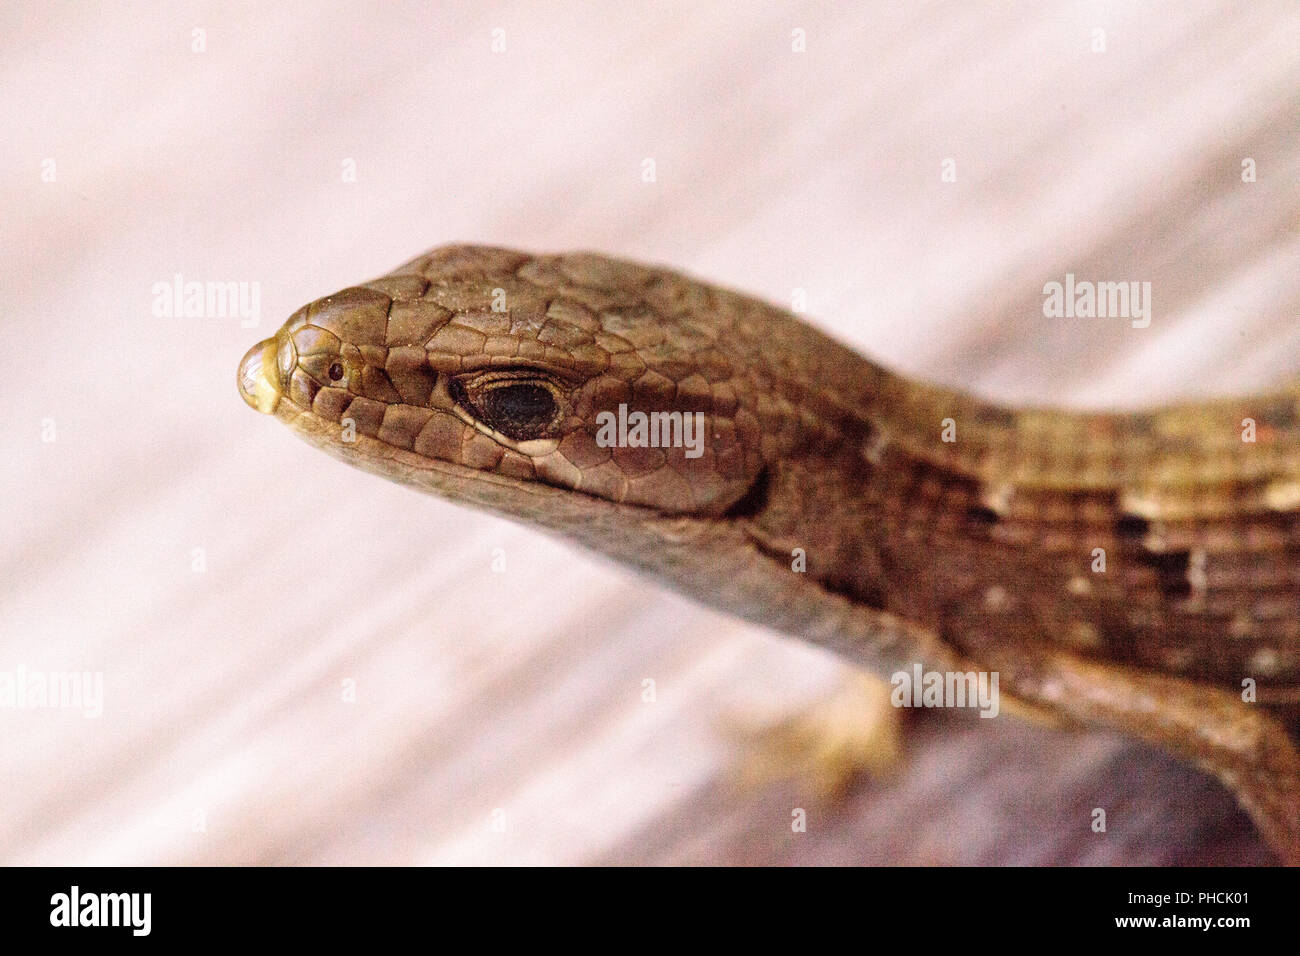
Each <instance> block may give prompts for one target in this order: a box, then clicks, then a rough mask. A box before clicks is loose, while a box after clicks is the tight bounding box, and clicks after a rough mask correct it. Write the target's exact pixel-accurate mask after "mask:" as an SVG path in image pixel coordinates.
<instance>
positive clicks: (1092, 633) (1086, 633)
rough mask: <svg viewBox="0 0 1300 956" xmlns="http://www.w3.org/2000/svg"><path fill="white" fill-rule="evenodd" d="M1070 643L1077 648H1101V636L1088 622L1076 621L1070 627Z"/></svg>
mask: <svg viewBox="0 0 1300 956" xmlns="http://www.w3.org/2000/svg"><path fill="white" fill-rule="evenodd" d="M1069 641H1070V643H1071V644H1074V645H1075V646H1077V647H1100V646H1101V634H1099V633H1098V632H1097V628H1096V626H1095V625H1093V624H1090V623H1089V622H1088V621H1074V622H1073V623H1072V624H1071V625H1070V633H1069Z"/></svg>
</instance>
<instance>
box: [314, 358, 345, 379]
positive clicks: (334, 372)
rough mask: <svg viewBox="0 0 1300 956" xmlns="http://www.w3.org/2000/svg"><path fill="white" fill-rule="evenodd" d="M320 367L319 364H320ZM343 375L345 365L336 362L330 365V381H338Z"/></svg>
mask: <svg viewBox="0 0 1300 956" xmlns="http://www.w3.org/2000/svg"><path fill="white" fill-rule="evenodd" d="M318 367H319V366H318ZM342 377H343V366H342V365H340V364H339V363H338V362H335V363H334V364H333V365H331V366H330V381H331V382H337V381H338V380H339V379H341V378H342Z"/></svg>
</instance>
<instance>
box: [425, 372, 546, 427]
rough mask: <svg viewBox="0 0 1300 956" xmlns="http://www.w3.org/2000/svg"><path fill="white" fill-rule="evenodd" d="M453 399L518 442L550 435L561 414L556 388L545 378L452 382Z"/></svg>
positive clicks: (479, 418)
mask: <svg viewBox="0 0 1300 956" xmlns="http://www.w3.org/2000/svg"><path fill="white" fill-rule="evenodd" d="M449 387H450V390H451V396H452V399H453V400H454V401H455V402H456V403H457V404H458V405H460V406H461V407H462V408H464V409H465V410H466V411H467V412H469V413H470V414H472V415H473V416H474V417H475V418H477V419H478V420H479V421H480V422H482V423H483V424H484V425H486V426H487V427H488V428H490V429H492V430H493V431H496V432H500V433H501V434H502V435H505V436H506V437H507V438H512V439H514V440H515V441H528V440H530V439H533V438H541V437H543V436H544V435H546V434H548V433H549V431H550V430H551V427H552V426H553V425H554V424H555V420H556V418H557V417H558V416H559V413H560V403H559V401H558V399H557V398H556V395H555V391H554V387H553V386H552V385H551V384H550V383H549V382H547V381H545V380H543V379H514V378H506V379H499V380H496V381H486V382H475V383H471V384H469V385H468V386H467V385H466V384H465V383H463V382H460V381H452V382H451V383H449Z"/></svg>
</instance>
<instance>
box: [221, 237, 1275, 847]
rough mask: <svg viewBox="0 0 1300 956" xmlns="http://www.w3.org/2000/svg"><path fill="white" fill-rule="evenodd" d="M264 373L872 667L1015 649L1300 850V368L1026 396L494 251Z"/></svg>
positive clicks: (735, 311)
mask: <svg viewBox="0 0 1300 956" xmlns="http://www.w3.org/2000/svg"><path fill="white" fill-rule="evenodd" d="M237 384H238V387H239V391H240V394H241V395H242V397H243V398H244V400H245V401H246V402H247V403H248V404H249V405H250V406H252V407H253V408H254V409H256V410H257V411H259V412H263V413H266V414H268V415H272V416H274V417H275V418H277V419H279V420H280V421H281V422H282V423H284V424H285V425H287V426H288V427H289V428H290V429H291V430H292V431H293V432H295V433H296V434H297V435H298V436H299V437H300V438H302V439H304V440H306V441H307V442H309V443H310V444H312V445H314V446H316V447H318V448H320V449H322V450H324V451H326V452H327V453H329V454H331V455H333V456H334V457H336V458H339V459H341V460H342V461H344V462H346V463H348V464H350V465H353V466H356V467H359V468H362V469H364V470H366V471H368V472H371V473H374V474H377V475H380V476H382V477H384V478H387V479H390V480H393V481H396V482H400V483H402V484H405V485H409V486H412V487H414V488H416V489H418V490H420V491H423V492H427V493H431V494H434V495H438V496H441V497H443V498H446V499H450V500H452V501H455V502H459V503H462V504H465V505H468V506H472V507H477V508H480V509H485V510H488V511H490V512H493V513H496V514H499V515H504V516H506V517H508V518H511V519H514V520H516V521H520V522H523V523H526V524H529V525H532V526H534V527H536V528H540V529H542V530H544V531H546V532H549V533H552V534H556V535H559V536H561V537H563V538H565V539H567V540H568V541H570V542H572V543H575V544H577V545H579V546H581V547H584V548H586V549H589V550H592V551H595V552H598V553H600V554H602V555H605V556H607V557H609V558H612V559H613V560H615V561H616V562H619V563H621V564H623V565H626V566H628V567H630V568H632V569H635V570H636V571H639V572H642V573H644V574H647V575H650V576H652V577H653V578H655V579H657V580H659V581H660V582H663V583H665V584H667V585H668V586H670V587H672V588H675V589H677V590H678V591H680V592H683V593H685V594H687V595H688V596H690V597H692V598H694V599H696V600H698V601H700V602H702V603H704V604H706V605H709V606H711V607H714V608H718V609H721V610H723V611H725V612H729V613H732V614H735V615H737V616H739V617H741V618H744V619H746V620H749V621H753V622H756V623H759V624H761V625H764V626H766V627H769V628H772V629H775V630H777V631H780V632H784V633H786V634H789V635H793V636H795V637H797V638H801V639H803V640H806V641H810V642H813V643H815V644H818V645H821V646H823V647H827V648H829V649H831V650H832V651H834V652H836V653H838V654H840V655H842V656H843V657H844V658H846V659H848V660H849V661H850V662H852V663H853V664H855V665H857V666H859V667H861V668H864V669H867V670H870V671H874V672H875V673H877V674H880V675H882V676H883V675H889V674H892V673H896V672H900V671H902V672H908V671H911V670H912V669H913V668H914V667H916V666H918V665H919V666H920V667H921V668H923V669H924V670H925V671H926V672H937V673H941V674H944V673H966V672H970V671H975V672H980V673H996V674H997V675H999V678H1000V686H1001V689H1002V690H1003V691H1004V692H1006V693H1007V694H1008V695H1009V697H1010V700H1011V701H1012V702H1013V703H1018V704H1019V705H1021V706H1022V707H1024V708H1026V709H1027V710H1029V711H1031V712H1038V713H1043V714H1046V715H1050V716H1051V717H1052V718H1053V719H1055V720H1058V721H1061V722H1065V723H1068V724H1077V725H1087V726H1094V727H1104V728H1110V729H1114V730H1118V731H1120V732H1121V733H1124V734H1127V735H1129V736H1131V737H1133V738H1136V739H1139V740H1142V741H1145V742H1147V743H1150V744H1154V745H1157V746H1159V747H1161V748H1163V749H1165V750H1167V751H1168V752H1170V753H1173V754H1174V755H1176V756H1178V757H1179V758H1181V759H1183V760H1186V761H1188V762H1191V763H1193V764H1194V765H1196V766H1198V767H1200V768H1202V769H1203V770H1205V771H1208V772H1209V773H1211V774H1213V775H1214V776H1216V777H1217V778H1218V779H1219V780H1220V781H1222V782H1223V784H1225V785H1226V786H1227V787H1228V788H1229V789H1230V790H1231V791H1232V792H1233V794H1234V795H1235V797H1236V799H1237V800H1238V802H1239V803H1240V804H1241V806H1242V807H1243V808H1244V809H1245V810H1246V812H1247V813H1248V814H1249V815H1250V817H1251V818H1252V820H1253V822H1254V823H1255V825H1256V827H1257V829H1258V830H1259V832H1260V833H1261V835H1262V836H1263V837H1264V839H1265V840H1266V841H1267V842H1268V843H1269V844H1270V845H1271V847H1272V848H1273V849H1274V850H1275V851H1276V852H1277V853H1278V854H1279V856H1280V858H1281V859H1282V860H1283V861H1284V862H1286V863H1288V864H1296V863H1300V754H1298V752H1297V748H1296V743H1295V741H1294V739H1293V737H1292V734H1294V733H1295V731H1296V714H1297V708H1296V705H1297V703H1298V702H1300V412H1298V403H1300V385H1292V386H1283V387H1279V388H1276V389H1274V390H1272V391H1269V392H1267V393H1261V394H1258V395H1251V396H1243V397H1240V398H1220V399H1213V400H1202V401H1196V402H1183V403H1181V404H1172V405H1167V406H1164V407H1159V408H1151V409H1146V410H1141V411H1133V412H1117V411H1079V410H1069V409H1064V408H1054V407H1016V408H1012V407H1006V406H1002V405H999V404H996V403H993V402H991V401H987V400H984V399H982V398H980V397H978V396H976V395H974V394H971V393H968V392H964V391H961V390H958V389H955V388H950V387H946V386H941V385H937V384H931V383H927V382H921V381H917V380H913V379H912V378H909V377H907V376H904V375H902V374H900V373H897V372H894V371H891V370H889V369H887V368H886V367H884V366H883V365H880V364H877V363H875V362H873V361H870V360H869V359H867V358H865V357H863V356H862V355H860V354H858V353H857V352H856V351H854V350H852V349H850V348H848V347H846V346H844V345H842V344H841V343H839V342H838V341H836V340H835V339H833V338H832V337H830V336H829V335H827V334H825V333H823V332H821V331H820V330H818V329H817V328H815V327H814V326H812V325H810V324H808V323H806V322H804V321H803V320H801V319H800V318H799V317H798V316H796V315H795V314H793V313H791V312H789V311H786V310H784V309H781V308H777V307H775V306H773V305H770V304H768V303H766V302H763V301H761V300H759V299H756V298H753V297H750V296H746V295H743V294H741V293H738V292H735V291H731V290H729V289H725V288H721V287H719V286H715V285H712V284H709V283H706V282H703V281H700V280H697V279H695V278H693V277H690V276H688V275H685V274H683V273H681V272H677V271H673V270H671V269H667V268H659V267H652V266H647V265H642V264H639V263H635V262H631V261H627V260H622V259H617V258H612V257H608V256H604V255H600V254H596V253H588V252H578V253H567V254H555V255H541V254H530V253H526V252H519V251H515V250H510V249H502V248H496V247H489V246H477V245H445V246H441V247H438V248H435V249H433V250H431V251H429V252H427V253H425V254H423V255H421V256H418V257H417V258H415V259H413V260H411V261H410V262H408V263H406V264H405V265H403V266H401V267H399V268H397V269H395V270H394V271H393V272H391V273H389V274H387V275H385V276H382V277H380V278H377V279H373V280H370V281H367V282H362V283H360V284H357V285H353V286H349V287H347V288H344V289H342V290H341V291H339V292H336V293H334V294H332V295H327V296H325V297H323V298H320V299H317V300H315V301H313V302H311V303H310V304H308V305H306V306H304V307H302V308H300V309H298V310H297V311H296V312H294V313H293V314H292V315H291V316H290V317H289V318H288V320H287V321H286V322H285V323H284V325H283V326H282V327H281V328H280V329H279V330H278V331H277V332H276V333H275V334H274V335H273V336H271V337H270V338H267V339H265V340H263V341H261V342H258V343H257V344H255V345H254V346H253V347H252V348H251V349H250V350H249V351H248V352H247V354H246V355H245V356H244V358H243V360H242V361H241V363H240V365H239V369H238V373H237ZM638 412H639V413H643V414H644V416H645V420H648V421H650V422H652V427H651V431H652V435H651V437H650V438H647V435H646V433H645V432H644V431H642V432H641V433H639V435H638V434H637V433H636V431H635V428H634V429H632V430H631V431H626V422H627V421H629V420H633V419H632V418H629V416H634V415H635V413H638ZM618 415H622V416H623V418H622V419H621V421H623V422H624V425H622V426H619V428H615V427H612V426H611V423H612V422H613V421H614V420H615V417H616V416H618ZM674 416H677V417H676V418H674ZM692 421H698V422H699V423H700V424H701V426H702V431H701V432H700V434H699V435H698V436H697V437H698V439H699V440H697V441H696V442H694V443H693V444H688V442H687V440H686V439H688V438H689V437H690V435H689V432H688V431H686V432H683V431H674V429H678V428H679V424H678V423H679V422H681V423H684V424H685V425H686V426H689V424H690V423H691V422H692ZM664 423H667V424H666V425H664ZM659 425H663V426H664V427H663V431H662V435H661V436H660V437H663V438H664V441H653V440H651V439H652V438H653V437H654V434H655V433H653V428H655V427H658V426H659ZM620 429H622V431H620ZM624 432H626V433H624ZM683 435H685V436H686V438H683ZM629 436H632V437H629Z"/></svg>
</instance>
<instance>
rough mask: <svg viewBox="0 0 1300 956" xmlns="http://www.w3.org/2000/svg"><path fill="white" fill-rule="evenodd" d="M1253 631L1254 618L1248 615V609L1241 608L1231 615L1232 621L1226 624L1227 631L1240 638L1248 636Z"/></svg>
mask: <svg viewBox="0 0 1300 956" xmlns="http://www.w3.org/2000/svg"><path fill="white" fill-rule="evenodd" d="M1254 632H1255V619H1254V618H1253V617H1251V616H1250V612H1249V611H1245V610H1241V611H1238V612H1237V613H1236V614H1234V615H1233V616H1232V623H1231V624H1230V625H1229V626H1228V633H1229V634H1231V635H1232V636H1233V637H1235V638H1237V639H1238V640H1240V639H1241V638H1243V637H1250V635H1251V634H1253V633H1254Z"/></svg>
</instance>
